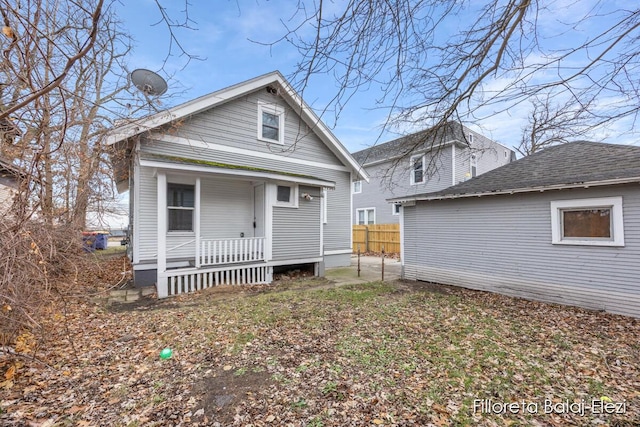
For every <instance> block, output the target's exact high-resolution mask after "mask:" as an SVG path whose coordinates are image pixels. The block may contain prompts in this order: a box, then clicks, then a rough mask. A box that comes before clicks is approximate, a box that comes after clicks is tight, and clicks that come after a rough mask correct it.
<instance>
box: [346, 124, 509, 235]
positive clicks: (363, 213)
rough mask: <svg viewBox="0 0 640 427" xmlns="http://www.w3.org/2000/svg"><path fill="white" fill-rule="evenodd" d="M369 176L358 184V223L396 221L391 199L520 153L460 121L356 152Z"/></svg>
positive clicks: (439, 187) (463, 176) (460, 177)
mask: <svg viewBox="0 0 640 427" xmlns="http://www.w3.org/2000/svg"><path fill="white" fill-rule="evenodd" d="M352 155H353V157H354V158H355V159H356V160H357V161H358V162H359V163H360V164H361V165H362V166H363V167H364V170H365V171H366V173H367V174H368V175H369V176H370V181H369V182H368V183H367V182H365V181H355V182H354V183H353V189H352V193H353V202H352V203H353V224H365V225H366V224H393V223H398V222H399V218H400V215H399V214H400V205H398V204H390V203H388V202H387V199H390V198H394V197H402V196H407V195H413V194H420V193H428V192H433V191H439V190H442V189H445V188H447V187H450V186H452V185H456V184H458V183H460V182H463V181H466V180H468V179H470V178H473V177H475V176H477V175H480V174H482V173H484V172H488V171H490V170H492V169H495V168H497V167H499V166H502V165H505V164H507V163H509V162H511V161H512V160H515V152H514V151H513V150H511V149H509V148H507V147H505V146H503V145H501V144H499V143H497V142H495V141H492V140H490V139H489V138H486V137H484V136H483V135H480V134H479V133H477V132H474V131H472V130H470V129H469V128H467V127H466V126H463V125H461V124H458V123H449V124H448V125H447V126H446V127H444V128H440V129H438V130H435V129H427V130H425V131H421V132H417V133H414V134H411V135H408V136H405V137H402V138H398V139H395V140H392V141H389V142H386V143H383V144H378V145H375V146H373V147H371V148H367V149H365V150H361V151H358V152H355V153H353V154H352Z"/></svg>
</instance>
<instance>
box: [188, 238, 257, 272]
mask: <svg viewBox="0 0 640 427" xmlns="http://www.w3.org/2000/svg"><path fill="white" fill-rule="evenodd" d="M264 242H265V238H264V237H248V238H241V239H202V240H201V242H200V266H206V265H220V264H233V263H239V262H253V261H262V260H264Z"/></svg>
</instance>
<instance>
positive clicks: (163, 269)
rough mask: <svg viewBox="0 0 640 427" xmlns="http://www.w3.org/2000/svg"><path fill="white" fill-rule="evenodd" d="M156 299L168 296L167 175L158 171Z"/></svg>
mask: <svg viewBox="0 0 640 427" xmlns="http://www.w3.org/2000/svg"><path fill="white" fill-rule="evenodd" d="M157 208H158V273H157V283H156V290H157V292H158V298H166V297H168V296H169V287H168V284H167V274H166V273H167V174H166V173H165V172H163V171H158V206H157Z"/></svg>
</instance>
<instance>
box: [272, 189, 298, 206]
mask: <svg viewBox="0 0 640 427" xmlns="http://www.w3.org/2000/svg"><path fill="white" fill-rule="evenodd" d="M275 205H276V206H283V207H287V208H297V207H298V186H297V185H294V184H292V185H288V184H278V185H277V186H276V203H275Z"/></svg>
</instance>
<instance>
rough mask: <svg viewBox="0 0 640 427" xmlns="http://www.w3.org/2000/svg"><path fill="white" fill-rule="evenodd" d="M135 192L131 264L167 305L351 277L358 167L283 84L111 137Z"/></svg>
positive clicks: (272, 77)
mask: <svg viewBox="0 0 640 427" xmlns="http://www.w3.org/2000/svg"><path fill="white" fill-rule="evenodd" d="M107 143H108V144H109V145H111V146H112V147H113V154H112V163H113V166H114V173H115V177H116V181H117V184H118V188H119V190H121V191H125V190H129V192H130V193H129V197H130V242H131V244H130V257H131V260H132V263H133V269H134V281H135V282H136V285H138V286H144V285H150V284H153V283H155V284H156V287H157V290H158V296H159V297H166V296H169V295H175V294H179V293H183V292H191V291H195V290H198V289H202V288H205V287H209V286H214V285H217V284H223V283H227V284H242V283H268V282H270V281H271V280H272V273H273V269H274V268H277V267H282V266H292V265H303V264H304V265H313V266H314V269H315V272H316V274H317V275H321V274H323V269H324V268H325V267H331V266H343V265H349V262H350V253H351V223H350V222H351V194H350V189H351V182H352V181H354V180H367V179H368V177H367V175H366V173H364V172H363V171H361V168H360V166H359V165H358V163H357V162H356V161H355V160H354V159H353V158H352V157H351V155H349V153H348V152H347V150H346V149H345V148H344V147H343V146H342V144H341V143H340V142H339V141H338V140H337V139H336V137H335V136H334V135H333V134H332V133H331V132H330V130H329V129H328V128H327V127H326V126H325V125H324V124H323V123H322V122H321V120H320V119H319V118H318V116H316V114H315V113H314V112H313V111H312V110H311V108H309V106H308V105H306V104H305V103H304V101H303V100H302V99H301V98H300V96H299V95H298V94H297V93H296V92H295V91H294V90H293V89H292V87H291V86H290V85H289V83H288V82H287V81H286V80H285V79H284V77H283V76H282V75H281V74H280V73H279V72H272V73H269V74H266V75H263V76H260V77H256V78H254V79H252V80H249V81H245V82H243V83H240V84H237V85H234V86H231V87H228V88H225V89H222V90H220V91H217V92H214V93H211V94H209V95H205V96H203V97H201V98H197V99H194V100H192V101H189V102H186V103H184V104H182V105H179V106H177V107H174V108H171V109H169V110H167V111H162V112H159V113H157V114H155V115H152V116H150V117H147V118H144V119H142V120H137V121H135V122H131V123H128V124H126V125H123V126H121V127H119V128H117V129H114V130H113V131H112V133H111V134H110V136H109V138H108V141H107Z"/></svg>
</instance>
